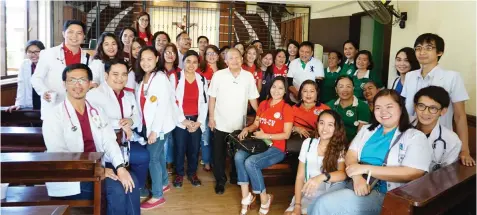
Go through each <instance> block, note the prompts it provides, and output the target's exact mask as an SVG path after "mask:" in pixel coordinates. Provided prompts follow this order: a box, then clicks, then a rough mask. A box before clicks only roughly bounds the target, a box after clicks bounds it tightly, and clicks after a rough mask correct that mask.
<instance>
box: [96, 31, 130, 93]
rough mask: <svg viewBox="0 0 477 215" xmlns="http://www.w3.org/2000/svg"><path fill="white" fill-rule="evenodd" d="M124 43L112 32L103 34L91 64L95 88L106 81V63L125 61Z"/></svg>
mask: <svg viewBox="0 0 477 215" xmlns="http://www.w3.org/2000/svg"><path fill="white" fill-rule="evenodd" d="M121 50H123V47H122V43H121V42H120V41H119V39H118V37H116V35H114V34H113V33H110V32H104V33H102V34H101V36H100V37H99V40H98V45H97V46H96V53H95V54H94V56H93V60H92V61H91V63H90V64H89V68H90V69H91V71H92V72H93V85H94V86H95V87H97V86H99V85H100V84H103V82H104V81H105V79H104V76H105V74H104V63H105V62H106V61H107V60H110V59H117V60H119V59H121V60H122V59H123V52H122V51H121Z"/></svg>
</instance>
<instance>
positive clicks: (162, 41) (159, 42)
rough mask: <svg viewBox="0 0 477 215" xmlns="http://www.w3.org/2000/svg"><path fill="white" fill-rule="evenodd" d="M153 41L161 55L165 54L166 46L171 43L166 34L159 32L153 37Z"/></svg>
mask: <svg viewBox="0 0 477 215" xmlns="http://www.w3.org/2000/svg"><path fill="white" fill-rule="evenodd" d="M152 41H153V42H154V47H155V48H156V50H157V51H158V52H159V54H160V55H162V52H164V49H165V48H166V45H167V44H169V43H170V42H171V38H170V37H169V34H167V33H166V32H164V31H158V32H156V33H154V36H152Z"/></svg>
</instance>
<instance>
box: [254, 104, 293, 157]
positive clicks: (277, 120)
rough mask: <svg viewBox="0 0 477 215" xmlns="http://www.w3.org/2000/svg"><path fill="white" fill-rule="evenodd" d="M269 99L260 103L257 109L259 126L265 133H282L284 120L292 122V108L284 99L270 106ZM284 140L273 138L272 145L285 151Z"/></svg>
mask: <svg viewBox="0 0 477 215" xmlns="http://www.w3.org/2000/svg"><path fill="white" fill-rule="evenodd" d="M270 102H271V100H265V101H262V102H261V103H260V105H259V106H258V110H257V116H259V117H260V118H259V120H260V124H259V126H258V127H259V128H260V129H261V130H262V131H263V132H264V133H266V134H279V133H283V132H284V129H285V123H286V122H293V110H292V108H291V107H290V105H288V104H286V103H285V101H284V100H282V101H280V102H279V103H278V104H275V105H273V106H270ZM285 143H286V140H273V146H275V147H277V148H278V149H280V151H282V152H285Z"/></svg>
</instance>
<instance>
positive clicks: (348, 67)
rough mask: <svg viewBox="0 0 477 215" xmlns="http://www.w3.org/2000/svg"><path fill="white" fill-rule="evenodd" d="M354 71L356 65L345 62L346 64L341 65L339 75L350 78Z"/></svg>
mask: <svg viewBox="0 0 477 215" xmlns="http://www.w3.org/2000/svg"><path fill="white" fill-rule="evenodd" d="M355 71H356V64H355V63H354V62H349V60H346V62H345V63H344V64H343V68H342V69H341V75H347V76H351V75H353V74H354V72H355Z"/></svg>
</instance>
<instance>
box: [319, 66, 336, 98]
mask: <svg viewBox="0 0 477 215" xmlns="http://www.w3.org/2000/svg"><path fill="white" fill-rule="evenodd" d="M340 72H341V67H338V69H337V70H336V71H335V72H331V71H330V68H329V67H328V68H326V69H325V79H323V81H322V82H321V86H320V87H321V89H320V94H319V95H320V96H319V97H320V101H321V102H325V103H326V102H329V101H330V100H332V99H337V98H338V95H336V89H335V83H336V79H338V77H339V76H340V75H341V74H340Z"/></svg>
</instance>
